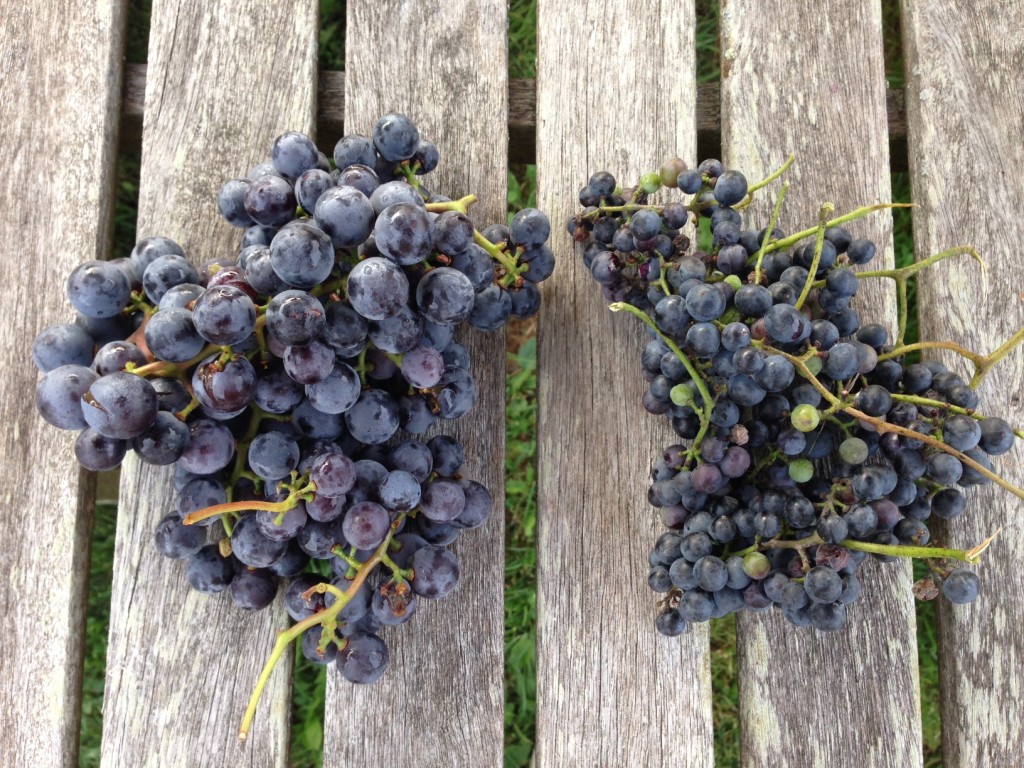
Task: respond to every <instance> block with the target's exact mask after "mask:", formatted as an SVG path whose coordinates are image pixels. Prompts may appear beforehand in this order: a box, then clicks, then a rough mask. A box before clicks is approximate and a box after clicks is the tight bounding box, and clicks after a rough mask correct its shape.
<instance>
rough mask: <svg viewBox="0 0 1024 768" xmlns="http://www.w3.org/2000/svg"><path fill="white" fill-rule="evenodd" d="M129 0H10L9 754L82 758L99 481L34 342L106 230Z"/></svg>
mask: <svg viewBox="0 0 1024 768" xmlns="http://www.w3.org/2000/svg"><path fill="white" fill-rule="evenodd" d="M124 6H125V4H124V3H123V2H107V3H98V2H84V3H83V2H67V1H63V2H53V3H46V4H44V5H42V6H40V7H35V6H33V5H28V4H24V3H22V4H14V5H5V7H4V11H3V24H2V25H0V82H3V83H4V84H5V86H4V97H3V99H0V126H3V127H2V128H0V157H3V158H4V165H5V168H4V173H3V174H2V178H0V200H3V207H4V213H3V215H2V216H0V290H2V291H3V298H2V299H0V305H2V306H3V307H4V314H5V320H4V322H3V323H0V355H2V362H0V371H2V372H3V373H2V378H0V423H2V424H3V425H4V427H3V437H2V438H0V476H2V479H0V499H2V502H3V506H2V511H0V531H2V535H3V540H4V542H5V544H4V548H5V553H4V562H5V568H4V570H5V571H6V572H7V576H6V577H5V578H4V580H3V584H2V586H0V612H2V613H3V615H4V616H5V617H7V619H6V620H7V630H6V640H5V650H4V653H3V654H0V711H2V712H3V713H4V723H5V726H4V728H3V730H2V732H0V765H11V766H14V765H72V764H77V762H78V720H79V712H80V708H81V693H82V691H81V688H82V669H81V665H82V651H83V646H82V641H83V634H84V627H85V590H86V587H87V581H88V579H87V578H86V575H87V574H88V559H89V531H90V528H91V526H92V491H93V486H94V483H93V478H92V477H91V476H89V475H87V474H85V473H83V472H80V471H78V470H77V465H76V464H75V458H74V453H73V452H72V443H73V441H74V435H73V434H72V433H70V432H62V431H60V430H57V429H56V428H54V427H51V426H49V425H47V424H45V423H44V422H43V421H42V420H41V419H40V418H39V416H38V415H37V414H36V411H35V408H34V407H33V405H32V404H33V402H34V400H33V393H34V391H35V385H36V379H37V373H36V369H35V366H33V365H32V360H31V357H30V354H29V346H30V344H31V343H32V339H33V338H34V337H35V335H36V333H37V332H38V331H39V330H41V329H42V328H44V327H45V326H47V325H51V324H54V323H65V322H70V321H71V319H72V318H73V317H74V313H73V311H72V310H71V307H70V306H69V305H68V303H67V299H66V298H65V294H64V285H65V281H66V280H67V276H68V273H69V272H71V270H72V269H74V267H75V266H77V265H78V264H79V263H80V262H83V261H87V260H89V259H101V258H103V257H104V256H105V253H106V250H107V247H108V244H109V238H110V223H111V212H112V209H113V199H112V198H113V180H114V151H115V148H116V138H117V127H118V117H119V114H120V101H121V57H122V53H123V49H124V35H123V28H124V15H125V7H124ZM67 46H71V48H70V49H68V48H67ZM58 50H74V51H75V52H76V55H74V56H55V55H54V51H58ZM73 467H75V468H73Z"/></svg>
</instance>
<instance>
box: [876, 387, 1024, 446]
mask: <svg viewBox="0 0 1024 768" xmlns="http://www.w3.org/2000/svg"><path fill="white" fill-rule="evenodd" d="M890 396H891V397H892V399H893V400H899V401H902V402H904V403H913V404H914V405H924V406H927V407H930V408H941V409H943V410H946V411H949V412H950V413H960V414H963V415H964V416H970V417H971V418H972V419H976V420H978V421H984V420H985V419H987V418H988V417H987V416H985V415H983V414H980V413H978V412H977V411H972V410H971V409H969V408H961V407H960V406H959V405H953V404H952V403H946V402H943V401H942V400H932V399H931V398H928V397H919V396H917V395H899V394H893V395H890ZM1011 429H1013V434H1015V435H1016V436H1017V437H1019V438H1020V439H1021V440H1024V429H1017V428H1016V427H1011Z"/></svg>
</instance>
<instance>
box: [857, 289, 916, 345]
mask: <svg viewBox="0 0 1024 768" xmlns="http://www.w3.org/2000/svg"><path fill="white" fill-rule="evenodd" d="M859 277H860V276H859V275H858V278H859ZM896 301H897V302H898V306H897V308H896V312H897V323H898V327H897V329H896V346H897V347H901V346H903V340H904V339H905V338H906V335H907V320H908V316H909V314H910V309H909V307H908V304H907V281H906V279H905V278H902V277H901V278H898V279H897V280H896Z"/></svg>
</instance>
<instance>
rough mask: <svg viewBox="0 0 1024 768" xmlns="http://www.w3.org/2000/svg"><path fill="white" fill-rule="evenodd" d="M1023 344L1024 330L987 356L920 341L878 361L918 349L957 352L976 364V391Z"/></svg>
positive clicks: (948, 343)
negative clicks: (993, 370)
mask: <svg viewBox="0 0 1024 768" xmlns="http://www.w3.org/2000/svg"><path fill="white" fill-rule="evenodd" d="M1021 342H1024V328H1021V329H1020V330H1019V331H1017V332H1016V333H1015V334H1013V336H1011V337H1010V338H1008V339H1007V340H1006V341H1004V342H1003V343H1002V344H1000V345H999V346H998V347H997V348H996V349H994V350H992V351H991V352H989V353H988V354H987V355H979V354H978V353H977V352H972V351H971V350H969V349H966V348H964V347H962V346H960V345H959V344H957V343H956V342H952V341H919V342H917V343H915V344H906V345H904V346H898V347H896V348H895V349H893V350H892V351H891V352H886V353H885V354H884V355H879V356H878V359H879V360H890V359H892V358H894V357H899V356H901V355H904V354H906V353H907V352H913V351H915V350H918V349H948V350H950V351H952V352H956V353H957V354H958V355H960V356H961V357H964V358H967V359H968V360H970V361H971V362H972V363H973V364H974V376H973V378H972V379H971V382H970V386H971V387H972V388H975V389H976V388H977V387H978V385H979V384H981V382H982V381H983V380H984V378H985V376H987V375H988V373H989V371H991V370H992V368H993V366H995V364H996V363H998V362H999V361H1000V360H1002V359H1003V358H1004V357H1006V356H1007V355H1008V354H1009V353H1010V352H1012V351H1013V349H1014V347H1017V346H1019V345H1020V344H1021Z"/></svg>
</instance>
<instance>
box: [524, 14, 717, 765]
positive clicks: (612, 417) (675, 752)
mask: <svg viewBox="0 0 1024 768" xmlns="http://www.w3.org/2000/svg"><path fill="white" fill-rule="evenodd" d="M538 13H539V15H538V24H537V29H538V35H539V69H538V81H537V166H538V168H537V175H538V180H539V192H538V199H539V203H540V208H541V209H543V210H544V211H546V212H547V213H548V215H549V216H550V217H551V221H552V236H551V245H552V248H553V249H554V251H555V255H556V259H557V267H556V269H555V273H554V275H553V277H552V278H551V280H550V281H549V282H548V283H547V284H545V289H544V303H543V306H542V308H541V321H540V330H539V339H538V385H539V392H538V435H537V452H538V474H539V488H538V553H537V557H538V574H537V576H538V595H537V601H538V605H537V611H538V630H537V631H538V648H537V655H538V659H537V765H538V766H540V767H541V768H549V767H550V768H554V767H556V766H557V767H561V766H588V767H589V766H681V765H695V766H704V765H709V764H711V763H712V762H713V735H712V723H711V680H710V668H709V663H708V635H707V627H706V626H700V627H694V628H692V629H691V630H689V631H688V632H687V633H686V634H685V635H684V636H682V637H679V638H672V639H669V638H665V637H662V636H660V635H659V634H657V632H656V631H655V629H654V618H655V615H656V608H655V603H656V600H655V596H654V593H652V592H651V591H650V589H649V588H648V586H647V555H648V553H649V552H650V549H651V547H652V546H653V545H654V541H655V538H656V537H657V535H658V534H659V533H660V532H661V530H660V527H661V526H660V522H659V521H658V520H657V515H656V513H655V511H654V510H653V509H652V508H651V507H650V506H649V505H648V504H647V499H646V492H647V486H648V473H649V472H650V468H651V464H652V463H653V462H654V461H655V459H656V458H657V457H659V456H660V455H661V453H662V451H663V450H664V448H665V446H667V445H669V444H671V443H673V442H676V440H677V439H676V438H674V435H673V434H672V432H671V429H670V428H669V426H668V424H667V422H666V421H665V420H664V419H655V418H652V417H651V416H649V415H647V414H646V413H645V412H644V410H643V408H642V407H641V405H640V398H641V395H642V393H643V391H644V388H645V385H644V381H643V378H642V376H641V371H640V365H639V359H640V353H641V351H642V350H643V343H644V333H643V331H642V330H641V328H640V324H639V323H638V322H637V321H636V320H634V319H633V318H631V317H629V316H627V315H625V313H623V314H619V315H613V314H612V313H611V312H609V311H608V309H607V304H606V302H605V301H604V300H603V299H602V297H601V294H600V290H599V289H598V287H597V286H596V285H595V284H594V282H593V280H592V278H591V277H590V275H589V274H587V271H586V269H585V268H584V267H583V265H582V263H581V260H580V255H579V253H577V251H576V248H575V247H574V243H573V242H572V240H571V238H570V237H569V235H568V234H567V233H566V229H565V221H566V220H567V218H568V217H569V216H570V215H571V214H572V213H574V212H576V210H577V208H578V203H577V200H576V192H577V190H579V188H580V187H581V186H583V185H584V184H586V183H587V180H588V179H589V178H590V175H591V174H592V173H594V172H596V171H598V170H602V169H607V170H610V171H611V172H612V173H613V174H614V175H615V177H616V178H617V179H618V180H619V181H620V182H621V183H622V184H632V183H635V182H636V180H637V179H638V178H639V176H640V174H641V173H644V172H647V171H652V170H657V168H658V167H659V165H660V164H661V163H662V162H664V161H665V160H666V159H668V158H670V157H672V156H674V155H679V156H681V157H683V158H684V159H686V160H687V161H689V162H692V161H693V160H694V155H695V144H696V131H695V125H694V98H695V85H694V82H695V81H694V74H693V73H694V41H693V34H694V17H693V6H692V4H690V3H676V2H667V1H666V2H653V3H641V2H615V1H613V0H604V1H603V2H593V3H576V2H556V1H554V0H550V1H544V0H542V1H541V2H540V3H539V10H538Z"/></svg>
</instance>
